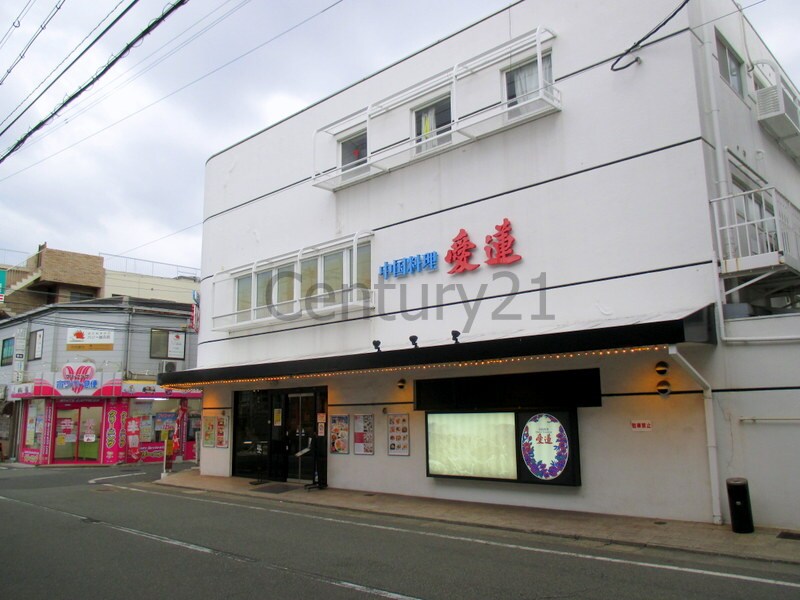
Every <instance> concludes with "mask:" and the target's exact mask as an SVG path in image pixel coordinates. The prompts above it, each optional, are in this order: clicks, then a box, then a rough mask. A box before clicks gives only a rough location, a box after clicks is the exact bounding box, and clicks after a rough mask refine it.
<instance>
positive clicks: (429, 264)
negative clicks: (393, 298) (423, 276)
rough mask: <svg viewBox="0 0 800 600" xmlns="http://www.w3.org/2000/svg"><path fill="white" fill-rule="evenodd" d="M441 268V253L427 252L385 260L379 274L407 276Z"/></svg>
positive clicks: (387, 276)
mask: <svg viewBox="0 0 800 600" xmlns="http://www.w3.org/2000/svg"><path fill="white" fill-rule="evenodd" d="M438 268H439V253H438V252H426V253H425V254H415V255H413V256H406V257H405V258H397V259H395V260H393V261H391V262H384V263H383V265H382V266H381V267H380V268H379V269H378V275H380V276H381V277H382V278H383V279H389V278H390V277H405V276H406V275H413V274H414V273H422V272H423V271H436V270H437V269H438Z"/></svg>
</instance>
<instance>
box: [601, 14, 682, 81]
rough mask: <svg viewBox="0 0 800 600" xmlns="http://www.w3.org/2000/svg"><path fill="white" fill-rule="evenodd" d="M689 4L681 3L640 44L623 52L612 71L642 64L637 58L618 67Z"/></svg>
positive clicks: (614, 63)
mask: <svg viewBox="0 0 800 600" xmlns="http://www.w3.org/2000/svg"><path fill="white" fill-rule="evenodd" d="M687 4H689V0H683V1H682V2H681V3H680V4H679V5H678V6H677V8H675V10H673V11H672V12H671V13H670V14H669V16H667V17H665V18H664V19H663V20H662V21H661V22H660V23H659V24H658V25H656V26H655V27H653V29H651V30H650V31H649V32H648V33H647V35H645V36H644V37H643V38H642V39H640V40H639V41H638V42H636V43H635V44H633V46H631V47H630V48H628V49H627V50H625V52H623V53H622V54H620V55H619V56H618V57H617V59H616V60H615V61H614V62H613V63H611V70H612V71H623V70H625V69H627V68H628V67H630V66H631V65H634V64H636V63H638V62H640V60H641V59H640V58H639V57H638V56H637V57H636V58H633V59H631V60H630V61H628V62H627V63H625V64H624V65H622V66H621V67H618V66H617V65H618V64H619V61H621V60H622V59H623V58H625V57H626V56H627V55H629V54H630V53H631V52H634V51H636V50H638V49H639V47H640V46H641V45H642V44H643V43H644V42H646V41H647V40H648V39H649V38H650V36H652V35H654V34H655V33H656V32H657V31H658V30H659V29H661V28H662V27H664V26H665V25H666V24H667V23H669V22H670V21H671V20H672V19H673V18H674V17H675V15H677V14H678V13H679V12H680V11H681V10H682V9H683V7H684V6H686V5H687Z"/></svg>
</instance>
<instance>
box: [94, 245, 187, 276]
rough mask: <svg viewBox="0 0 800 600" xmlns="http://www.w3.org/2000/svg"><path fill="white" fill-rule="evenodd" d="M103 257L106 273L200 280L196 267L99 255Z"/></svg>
mask: <svg viewBox="0 0 800 600" xmlns="http://www.w3.org/2000/svg"><path fill="white" fill-rule="evenodd" d="M100 256H102V257H103V265H104V267H105V269H106V270H107V271H118V272H121V273H131V274H134V275H150V276H152V277H165V278H169V279H178V278H186V279H194V280H196V281H199V280H200V269H199V268H197V267H186V266H183V265H174V264H171V263H163V262H156V261H152V260H143V259H141V258H131V257H130V256H119V255H117V254H105V253H103V252H101V253H100Z"/></svg>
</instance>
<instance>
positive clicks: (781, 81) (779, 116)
mask: <svg viewBox="0 0 800 600" xmlns="http://www.w3.org/2000/svg"><path fill="white" fill-rule="evenodd" d="M764 63H766V61H761V62H760V63H757V64H764ZM766 64H770V66H772V67H773V71H772V73H773V76H772V79H773V80H774V85H769V86H767V87H763V88H761V89H759V90H758V91H757V93H756V102H757V105H758V122H759V123H760V124H761V126H762V127H763V128H764V129H765V130H766V131H767V132H768V133H769V134H770V135H771V136H772V137H774V138H775V139H776V140H778V142H779V143H780V145H781V146H783V147H784V148H785V149H786V151H787V152H788V153H789V154H790V155H791V156H792V157H793V158H800V95H799V94H798V92H797V90H795V89H794V87H793V86H792V85H791V82H790V81H789V80H788V79H786V78H785V77H783V76H782V75H781V71H780V69H778V68H777V67H776V66H774V65H772V64H771V63H766Z"/></svg>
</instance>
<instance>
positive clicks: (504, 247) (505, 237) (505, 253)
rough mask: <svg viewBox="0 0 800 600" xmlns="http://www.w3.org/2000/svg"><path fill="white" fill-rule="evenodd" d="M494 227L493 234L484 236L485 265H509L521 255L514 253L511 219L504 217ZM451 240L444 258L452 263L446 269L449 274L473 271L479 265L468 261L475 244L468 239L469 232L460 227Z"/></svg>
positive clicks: (470, 258) (519, 258) (514, 240)
mask: <svg viewBox="0 0 800 600" xmlns="http://www.w3.org/2000/svg"><path fill="white" fill-rule="evenodd" d="M494 229H495V232H494V234H492V235H487V236H486V238H485V241H486V246H484V248H483V249H484V252H485V253H486V261H485V263H486V264H487V265H510V264H512V263H515V262H517V261H518V260H521V259H522V257H521V256H520V255H519V254H515V253H514V242H516V239H515V238H514V236H512V235H511V221H509V220H508V219H507V218H504V219H503V222H502V223H500V225H495V226H494ZM452 242H453V243H452V244H451V245H450V250H448V251H447V255H446V256H445V259H444V260H445V262H447V263H448V264H450V265H453V268H452V269H450V270H449V271H448V273H449V274H450V275H454V274H457V273H465V272H467V271H474V270H475V269H477V268H478V267H480V265H476V264H474V263H472V262H470V261H471V260H472V251H473V250H474V249H475V248H476V247H477V246H475V244H473V243H472V241H471V240H470V239H469V234H468V233H467V231H466V230H465V229H463V228H462V229H460V230H459V232H458V235H456V237H454V238H453V240H452Z"/></svg>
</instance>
